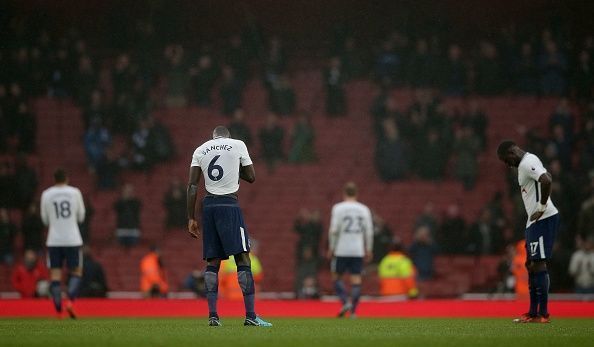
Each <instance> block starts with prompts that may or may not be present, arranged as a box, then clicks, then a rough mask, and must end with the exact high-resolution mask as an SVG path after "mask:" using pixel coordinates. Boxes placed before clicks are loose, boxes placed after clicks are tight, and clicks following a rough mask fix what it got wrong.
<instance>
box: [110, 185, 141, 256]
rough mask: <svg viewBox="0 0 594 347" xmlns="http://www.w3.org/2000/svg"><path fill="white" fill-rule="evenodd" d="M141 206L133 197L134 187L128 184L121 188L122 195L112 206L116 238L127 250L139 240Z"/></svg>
mask: <svg viewBox="0 0 594 347" xmlns="http://www.w3.org/2000/svg"><path fill="white" fill-rule="evenodd" d="M141 208H142V204H141V202H140V200H138V199H137V198H136V197H135V196H134V186H133V185H132V184H130V183H128V184H125V185H124V187H123V188H122V195H121V196H120V198H119V199H118V200H117V201H116V202H115V204H114V210H115V212H116V236H117V238H118V241H119V242H120V245H122V246H124V247H126V248H129V247H132V246H134V245H136V244H137V243H138V239H139V238H140V210H141Z"/></svg>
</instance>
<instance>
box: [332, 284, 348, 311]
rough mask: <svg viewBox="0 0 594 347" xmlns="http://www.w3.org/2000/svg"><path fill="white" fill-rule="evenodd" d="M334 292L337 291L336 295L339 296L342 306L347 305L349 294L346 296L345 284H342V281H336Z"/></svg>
mask: <svg viewBox="0 0 594 347" xmlns="http://www.w3.org/2000/svg"><path fill="white" fill-rule="evenodd" d="M334 290H335V291H336V295H338V297H339V298H340V301H341V302H342V304H343V305H344V304H346V303H347V294H346V290H345V289H344V283H342V280H336V281H334Z"/></svg>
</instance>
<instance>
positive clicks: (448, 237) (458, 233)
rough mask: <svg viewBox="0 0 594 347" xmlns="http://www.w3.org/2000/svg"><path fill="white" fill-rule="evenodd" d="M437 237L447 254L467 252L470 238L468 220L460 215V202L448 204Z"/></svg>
mask: <svg viewBox="0 0 594 347" xmlns="http://www.w3.org/2000/svg"><path fill="white" fill-rule="evenodd" d="M436 239H437V242H438V244H439V245H440V248H441V249H442V251H443V253H445V254H464V253H466V249H467V247H468V243H469V239H468V233H467V230H466V221H464V218H462V216H461V215H460V206H459V205H458V204H456V203H453V204H451V205H449V206H448V208H447V210H446V213H445V216H444V217H443V221H442V223H441V225H440V227H439V229H438V232H437V237H436Z"/></svg>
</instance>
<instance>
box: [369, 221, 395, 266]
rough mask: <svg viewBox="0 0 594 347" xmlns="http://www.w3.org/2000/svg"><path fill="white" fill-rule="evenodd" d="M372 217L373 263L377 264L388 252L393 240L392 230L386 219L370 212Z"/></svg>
mask: <svg viewBox="0 0 594 347" xmlns="http://www.w3.org/2000/svg"><path fill="white" fill-rule="evenodd" d="M371 216H372V218H373V259H372V260H371V262H372V263H373V264H379V262H380V261H381V260H382V258H383V257H384V256H385V255H386V254H388V251H389V248H390V245H391V244H392V242H393V240H394V235H393V233H392V230H391V229H390V227H389V226H388V224H386V221H385V220H384V219H383V218H382V217H380V215H378V214H377V213H375V212H372V215H371Z"/></svg>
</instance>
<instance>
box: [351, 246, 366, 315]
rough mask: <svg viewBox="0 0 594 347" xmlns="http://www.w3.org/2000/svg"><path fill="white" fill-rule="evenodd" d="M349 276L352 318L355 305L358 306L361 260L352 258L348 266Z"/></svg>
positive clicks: (361, 269)
mask: <svg viewBox="0 0 594 347" xmlns="http://www.w3.org/2000/svg"><path fill="white" fill-rule="evenodd" d="M350 265H351V266H350V270H349V272H350V274H351V305H352V307H351V317H352V318H354V315H355V311H356V310H357V305H358V304H359V298H361V283H362V276H361V272H362V271H363V258H353V259H352V260H351V264H350Z"/></svg>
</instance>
